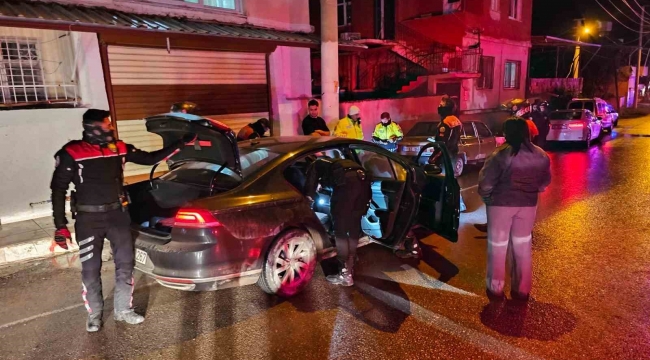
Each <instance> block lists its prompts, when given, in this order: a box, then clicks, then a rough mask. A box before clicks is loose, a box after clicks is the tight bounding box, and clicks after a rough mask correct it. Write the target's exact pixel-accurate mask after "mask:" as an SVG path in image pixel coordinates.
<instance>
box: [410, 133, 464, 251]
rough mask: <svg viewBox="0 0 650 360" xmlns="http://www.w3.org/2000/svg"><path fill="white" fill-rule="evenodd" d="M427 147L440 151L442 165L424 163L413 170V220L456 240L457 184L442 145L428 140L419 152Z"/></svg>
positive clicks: (458, 211) (458, 202) (458, 198)
mask: <svg viewBox="0 0 650 360" xmlns="http://www.w3.org/2000/svg"><path fill="white" fill-rule="evenodd" d="M430 147H433V148H435V149H436V150H439V151H440V152H441V154H442V162H441V164H442V166H440V167H439V166H436V165H425V166H424V167H421V168H415V169H414V172H415V175H416V176H415V179H414V182H413V184H412V185H413V187H414V190H415V191H416V192H419V195H420V196H419V202H418V204H417V209H416V211H417V215H416V216H415V219H414V220H415V221H416V222H417V223H418V224H419V225H422V226H424V227H425V228H427V229H429V230H431V231H433V232H435V233H436V234H438V235H440V236H442V237H444V238H445V239H447V240H449V241H452V242H456V241H458V225H459V218H460V186H459V185H458V181H457V180H456V177H455V176H454V170H453V167H452V164H451V157H450V156H449V152H448V151H447V148H446V147H445V146H444V144H440V143H429V144H427V145H425V146H423V147H422V149H421V150H420V155H421V154H422V153H423V152H424V151H426V149H427V148H430ZM420 155H418V158H419V156H420Z"/></svg>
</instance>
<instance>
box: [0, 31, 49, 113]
mask: <svg viewBox="0 0 650 360" xmlns="http://www.w3.org/2000/svg"><path fill="white" fill-rule="evenodd" d="M0 49H1V50H2V61H1V62H0V88H1V89H2V91H1V93H2V103H3V104H9V103H28V102H35V101H44V100H46V97H45V89H44V87H43V71H42V69H43V68H42V65H41V59H40V56H39V54H38V51H37V49H36V40H35V39H20V38H15V39H2V40H1V42H0Z"/></svg>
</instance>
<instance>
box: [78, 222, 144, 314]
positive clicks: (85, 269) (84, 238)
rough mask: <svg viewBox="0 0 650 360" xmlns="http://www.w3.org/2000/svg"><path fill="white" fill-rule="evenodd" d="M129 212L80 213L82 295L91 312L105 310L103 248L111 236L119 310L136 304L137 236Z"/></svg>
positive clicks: (87, 308)
mask: <svg viewBox="0 0 650 360" xmlns="http://www.w3.org/2000/svg"><path fill="white" fill-rule="evenodd" d="M130 225H131V217H130V216H129V213H128V212H122V210H113V211H109V212H105V213H82V212H80V213H78V214H77V221H76V223H75V231H76V239H77V243H78V244H79V259H80V261H81V282H82V287H83V289H82V297H83V300H84V303H85V305H86V310H88V313H90V314H101V312H102V309H103V308H104V298H103V296H102V278H101V269H102V249H103V248H104V238H107V239H108V240H109V241H110V243H111V248H112V249H113V258H114V261H115V300H114V309H115V311H125V310H129V309H131V308H132V304H131V303H132V299H133V284H134V281H133V266H134V253H133V251H134V250H133V244H134V241H133V237H132V236H131V231H130Z"/></svg>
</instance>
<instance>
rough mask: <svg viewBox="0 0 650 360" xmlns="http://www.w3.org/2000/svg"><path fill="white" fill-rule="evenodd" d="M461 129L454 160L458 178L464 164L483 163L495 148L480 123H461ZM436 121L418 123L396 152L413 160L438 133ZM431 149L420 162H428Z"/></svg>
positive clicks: (484, 127) (486, 129)
mask: <svg viewBox="0 0 650 360" xmlns="http://www.w3.org/2000/svg"><path fill="white" fill-rule="evenodd" d="M462 123H463V127H462V132H461V134H460V144H458V145H459V146H458V150H459V151H458V155H459V156H458V157H457V158H456V160H455V163H454V164H453V165H454V172H455V174H456V176H460V175H461V174H462V173H463V170H464V169H465V164H476V163H480V162H483V161H485V159H486V158H487V156H488V155H490V154H491V153H492V151H494V149H495V148H496V147H497V142H496V139H495V138H494V135H492V131H490V129H489V128H488V127H487V126H486V125H485V124H484V123H482V122H480V121H472V120H470V121H462ZM438 124H440V122H438V121H426V122H419V123H417V124H415V126H413V128H412V129H411V130H410V131H409V132H408V133H407V134H406V136H405V137H404V139H403V140H402V141H401V142H400V143H399V145H398V147H397V152H398V153H399V154H400V155H402V156H405V157H409V158H415V157H417V156H418V153H419V152H420V149H421V148H422V147H423V146H424V145H426V144H428V143H429V142H431V140H429V139H430V138H434V137H435V136H436V134H437V133H438ZM432 154H433V149H431V148H429V149H427V150H425V152H424V153H423V154H422V157H421V160H420V161H421V162H424V161H427V160H429V157H430V156H431V155H432Z"/></svg>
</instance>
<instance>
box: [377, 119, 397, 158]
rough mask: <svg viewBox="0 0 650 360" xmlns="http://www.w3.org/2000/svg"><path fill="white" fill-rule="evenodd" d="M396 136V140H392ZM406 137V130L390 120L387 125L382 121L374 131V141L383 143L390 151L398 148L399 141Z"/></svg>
mask: <svg viewBox="0 0 650 360" xmlns="http://www.w3.org/2000/svg"><path fill="white" fill-rule="evenodd" d="M393 136H394V137H395V138H396V139H395V142H391V141H390V140H391V138H392V137H393ZM403 137H404V132H402V128H401V127H400V126H399V125H397V124H396V123H394V122H392V121H391V122H390V123H388V124H387V125H384V124H382V123H379V124H377V126H376V127H375V131H374V132H373V133H372V140H373V142H375V143H377V144H379V145H381V146H382V147H383V148H385V149H386V150H388V151H393V152H394V151H396V150H397V141H400V140H402V138H403Z"/></svg>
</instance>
